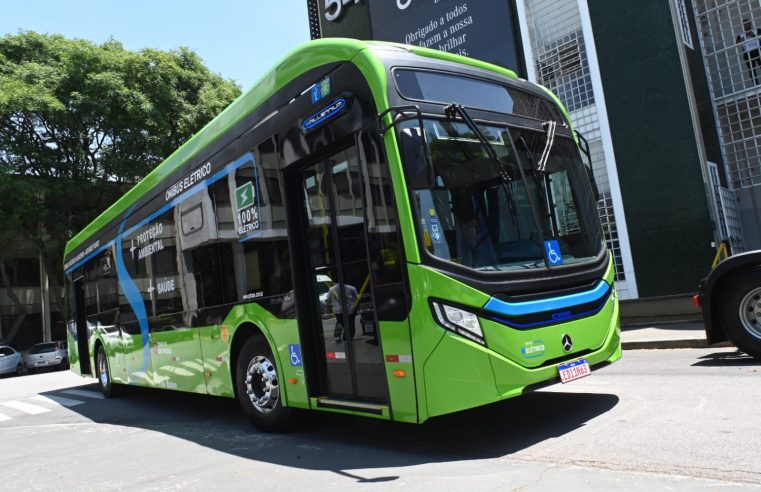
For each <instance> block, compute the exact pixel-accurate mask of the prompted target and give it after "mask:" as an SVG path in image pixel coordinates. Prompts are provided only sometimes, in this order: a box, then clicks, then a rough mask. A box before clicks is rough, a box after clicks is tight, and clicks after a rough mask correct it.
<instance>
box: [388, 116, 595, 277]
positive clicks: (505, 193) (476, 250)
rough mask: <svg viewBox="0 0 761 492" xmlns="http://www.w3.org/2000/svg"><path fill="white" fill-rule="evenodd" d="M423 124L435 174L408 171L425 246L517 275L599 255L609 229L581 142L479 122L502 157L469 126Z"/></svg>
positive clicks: (409, 126) (407, 126) (412, 127)
mask: <svg viewBox="0 0 761 492" xmlns="http://www.w3.org/2000/svg"><path fill="white" fill-rule="evenodd" d="M423 124H424V127H425V135H426V138H427V143H428V146H429V149H430V154H431V158H432V162H431V167H432V169H424V170H421V169H419V167H420V166H419V165H413V164H412V163H409V162H405V171H406V173H407V181H408V183H410V186H411V187H412V188H413V189H412V192H413V196H414V201H415V205H416V207H417V212H418V214H419V220H420V223H421V227H422V234H423V241H424V245H425V248H426V249H427V250H428V251H429V252H430V253H431V254H433V255H434V256H435V257H437V258H440V259H443V260H447V261H451V262H453V263H457V264H459V265H462V266H465V267H469V268H472V269H475V270H479V271H512V270H522V269H532V268H545V267H553V266H559V265H563V264H572V263H579V262H584V261H587V260H590V259H592V258H594V257H596V256H597V255H598V254H599V252H600V250H601V248H602V231H601V228H600V224H599V219H598V217H597V213H596V210H595V202H594V198H593V195H592V191H591V188H590V184H589V180H588V178H587V176H586V174H585V170H584V168H583V165H582V163H581V160H580V158H579V153H578V150H577V149H576V145H575V143H574V142H573V140H571V139H569V138H564V137H560V136H558V137H556V138H555V139H554V143H552V144H551V145H550V146H548V145H547V136H546V134H545V133H543V132H539V131H529V130H524V129H520V130H518V129H509V128H507V127H501V126H492V125H478V129H479V130H480V132H481V134H482V135H481V136H482V137H483V138H484V139H485V140H486V142H488V144H491V146H492V148H493V149H494V150H495V151H496V155H497V157H498V160H497V161H495V160H494V159H492V158H491V157H490V156H489V152H488V151H487V146H486V145H485V144H484V143H482V142H481V141H480V140H479V139H478V135H476V134H475V132H474V131H472V130H471V129H470V128H469V127H468V126H467V124H466V123H464V122H460V121H447V120H444V119H431V118H429V119H424V123H423ZM401 131H402V132H418V134H419V126H418V124H417V122H411V121H408V122H405V123H403V124H402V126H401ZM508 132H511V134H510V135H508ZM511 137H512V138H511ZM511 140H512V141H514V142H515V147H516V149H514V148H513V146H512V144H511ZM544 152H549V155H548V156H547V157H545V159H542V154H543V153H544ZM516 154H518V155H516ZM539 166H541V169H539V168H538V167H539ZM421 172H422V173H423V174H427V176H428V178H426V179H421V178H420V173H421Z"/></svg>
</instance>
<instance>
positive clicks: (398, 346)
mask: <svg viewBox="0 0 761 492" xmlns="http://www.w3.org/2000/svg"><path fill="white" fill-rule="evenodd" d="M380 339H381V345H382V347H383V352H384V354H383V355H384V357H385V356H386V355H399V356H410V357H413V353H412V338H411V336H410V324H409V321H381V322H380ZM384 360H385V359H384ZM385 365H386V378H387V381H388V392H389V400H390V401H391V410H392V413H393V419H394V420H397V421H400V422H409V423H416V422H417V421H418V410H417V398H416V397H415V375H416V373H415V368H414V364H413V363H412V362H405V359H401V360H400V361H399V362H388V361H386V362H385ZM393 371H405V372H406V376H404V377H399V376H394V374H393Z"/></svg>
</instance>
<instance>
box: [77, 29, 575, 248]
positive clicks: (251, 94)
mask: <svg viewBox="0 0 761 492" xmlns="http://www.w3.org/2000/svg"><path fill="white" fill-rule="evenodd" d="M394 48H396V49H401V50H404V51H408V52H411V53H414V54H416V55H419V56H423V57H426V58H435V59H439V60H445V61H450V62H456V63H461V64H465V65H469V66H473V67H476V68H481V69H484V70H488V71H491V72H495V73H498V74H501V75H504V76H507V77H510V78H513V79H515V78H517V76H516V75H515V72H513V71H511V70H508V69H506V68H502V67H499V66H497V65H492V64H490V63H487V62H483V61H480V60H475V59H473V58H467V57H463V56H459V55H454V54H451V53H447V52H443V51H438V50H432V49H428V48H421V47H418V46H409V45H404V44H397V43H386V42H381V41H359V40H355V39H343V38H325V39H318V40H315V41H311V42H309V43H306V44H303V45H301V46H299V47H298V48H296V49H294V50H293V51H291V52H290V53H288V54H287V55H286V56H285V57H284V58H283V59H282V60H281V61H280V63H278V64H277V65H276V66H275V67H274V68H273V69H271V70H270V71H269V72H267V73H266V74H265V75H264V76H263V77H262V78H261V79H259V80H258V81H257V82H256V83H255V84H254V85H253V86H252V87H251V88H250V89H249V90H248V91H246V92H245V93H243V94H242V95H241V96H239V97H238V98H237V99H236V100H235V101H233V102H232V103H231V104H230V105H229V106H228V107H227V108H225V109H224V110H223V111H222V112H221V113H220V114H219V115H217V116H216V117H215V118H214V119H213V120H211V121H210V122H209V123H208V124H206V126H204V127H203V128H202V129H201V130H200V131H199V132H198V133H196V134H195V135H193V137H192V138H190V139H189V140H188V141H187V142H185V143H184V144H183V145H182V146H181V147H180V148H178V149H177V150H175V151H174V152H173V153H172V155H170V156H169V157H167V158H166V159H165V160H164V161H163V162H162V163H161V164H159V165H158V166H156V168H154V169H153V171H151V172H150V173H148V175H147V176H145V178H143V179H142V180H141V181H140V182H139V183H137V184H136V185H135V186H134V187H132V188H131V189H130V190H129V191H128V192H127V193H125V194H124V196H122V197H121V198H120V199H119V200H117V201H116V202H114V203H113V204H112V205H111V206H110V207H108V208H107V209H106V210H105V211H104V212H103V213H101V214H100V215H99V216H98V217H96V218H95V219H94V220H93V221H92V222H90V224H88V225H87V226H86V227H85V228H84V229H82V231H80V232H79V233H78V234H77V235H76V236H74V237H73V238H72V239H71V240H70V241H69V242H68V243H67V244H66V249H65V251H64V261H65V260H66V257H67V256H68V255H69V254H70V253H72V252H73V251H74V250H75V249H76V248H78V247H79V246H81V245H82V244H83V243H85V242H86V241H87V240H89V239H90V238H91V237H93V236H94V235H95V234H97V233H98V232H100V231H101V230H103V229H104V228H105V227H106V226H107V225H108V224H109V223H110V222H111V221H113V220H114V219H116V218H117V217H119V216H121V215H122V214H123V213H124V212H126V211H127V210H128V209H129V208H130V207H131V206H132V205H133V204H135V203H136V202H137V201H138V200H139V199H140V197H141V196H143V195H144V194H145V193H146V192H148V191H149V190H151V189H153V188H154V187H156V186H158V185H159V184H161V183H162V182H163V181H164V180H165V179H166V178H167V177H168V176H169V175H171V174H172V172H174V171H175V170H176V169H178V168H179V167H180V166H182V165H183V164H184V163H185V162H187V161H188V160H189V159H191V158H193V157H194V156H195V155H197V154H198V153H199V152H201V151H202V150H204V149H205V148H206V147H207V146H209V145H210V144H212V143H213V142H215V141H216V140H217V139H218V138H219V137H221V136H222V135H224V134H225V133H226V132H227V131H228V130H229V129H230V128H232V127H233V126H235V125H236V124H237V123H238V122H240V121H241V120H242V119H243V118H245V117H246V116H247V115H248V114H250V113H251V112H253V111H254V110H256V109H257V108H258V107H260V106H261V105H262V104H264V103H265V102H266V101H267V99H269V98H270V97H272V95H274V94H275V93H277V91H279V90H280V89H281V88H283V87H284V86H285V85H286V84H288V83H289V82H290V81H291V80H292V79H294V78H295V77H297V76H299V75H301V74H302V73H304V72H306V71H308V70H311V69H312V68H315V67H318V66H320V65H325V64H328V63H333V62H340V61H349V60H352V59H354V58H355V57H356V56H357V55H359V54H360V53H361V52H368V53H369V55H368V58H369V59H370V62H371V64H372V65H373V66H374V68H376V69H379V70H381V69H383V66H382V64H381V61H380V59H379V58H378V57H377V56H375V55H373V54H372V52H373V51H376V50H388V49H394ZM379 78H380V79H383V82H382V85H381V87H379V88H380V89H382V94H376V98H377V97H378V96H381V97H382V98H383V99H382V101H378V109H379V110H380V111H382V110H383V109H385V106H384V101H385V88H386V86H385V78H384V77H379ZM368 82H370V86H371V87H373V85H374V82H378V81H368ZM375 88H376V87H373V89H375ZM386 106H387V104H386ZM561 107H562V105H561Z"/></svg>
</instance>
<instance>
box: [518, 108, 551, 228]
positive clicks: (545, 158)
mask: <svg viewBox="0 0 761 492" xmlns="http://www.w3.org/2000/svg"><path fill="white" fill-rule="evenodd" d="M542 127H544V129H545V130H544V131H545V143H544V149H543V150H542V155H541V156H540V157H539V161H538V162H534V158H533V157H532V152H531V148H530V147H529V145H528V143H527V142H526V139H525V138H524V137H523V136H521V138H520V140H521V143H522V144H523V148H524V149H525V150H526V156H527V157H528V161H529V164H531V169H533V170H534V172H533V173H532V177H533V178H534V184H536V189H537V191H538V192H539V193H540V194H541V198H542V200H544V201H545V202H547V207H548V209H547V216H548V218H549V219H550V223H551V224H552V228H553V231H552V232H553V234H555V233H556V232H557V231H558V230H559V227H558V223H557V218H556V217H555V214H554V213H553V211H554V210H555V208H556V207H557V204H556V203H555V201H554V197H553V194H552V190H551V189H550V183H549V182H548V181H547V180H546V179H545V178H543V176H545V172H546V170H547V163H548V162H549V160H550V155H551V154H552V147H553V146H554V145H555V131H556V130H557V123H556V122H555V121H545V122H544V123H542Z"/></svg>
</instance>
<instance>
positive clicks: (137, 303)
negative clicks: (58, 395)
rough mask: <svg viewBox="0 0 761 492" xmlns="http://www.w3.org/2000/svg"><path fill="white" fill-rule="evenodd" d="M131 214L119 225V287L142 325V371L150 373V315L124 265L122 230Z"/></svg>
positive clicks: (117, 256) (117, 247) (117, 271)
mask: <svg viewBox="0 0 761 492" xmlns="http://www.w3.org/2000/svg"><path fill="white" fill-rule="evenodd" d="M131 212H132V208H130V209H129V210H127V213H126V214H124V219H123V220H122V223H121V224H119V233H118V234H117V235H116V276H117V278H118V279H119V285H120V286H121V288H122V290H123V291H124V297H126V298H127V302H129V305H130V307H131V308H132V311H133V312H134V313H135V317H136V318H137V322H138V324H139V325H140V335H141V338H142V341H143V368H142V371H143V372H148V362H149V361H150V357H151V348H150V343H151V338H150V333H149V331H148V313H147V311H146V310H145V301H144V300H143V295H142V294H141V293H140V289H138V288H137V284H135V281H134V280H133V279H132V277H131V276H130V274H129V271H128V270H127V266H126V265H125V264H124V254H123V252H122V237H123V235H122V230H123V229H124V224H126V223H127V219H128V218H129V216H130V214H131Z"/></svg>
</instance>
